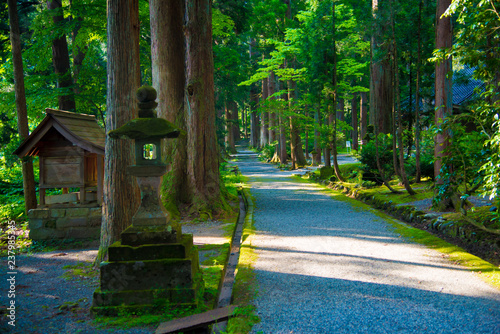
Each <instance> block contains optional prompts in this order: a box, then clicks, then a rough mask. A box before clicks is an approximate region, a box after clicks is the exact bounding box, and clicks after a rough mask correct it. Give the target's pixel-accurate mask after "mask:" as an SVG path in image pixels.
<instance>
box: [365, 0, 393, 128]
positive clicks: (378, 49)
mask: <svg viewBox="0 0 500 334" xmlns="http://www.w3.org/2000/svg"><path fill="white" fill-rule="evenodd" d="M385 2H386V0H383V1H380V0H372V12H373V17H374V21H375V24H374V30H373V31H374V33H373V35H372V40H371V62H370V124H373V125H375V126H376V127H377V128H378V132H379V133H391V132H392V117H391V116H392V106H393V104H394V92H393V90H392V79H393V77H394V75H393V73H392V72H393V70H392V62H391V59H390V54H389V50H388V46H387V43H384V41H385V38H384V34H385V31H386V30H387V29H388V27H387V25H388V22H387V20H384V19H383V18H382V15H381V13H383V11H385V9H386V7H387V5H386V4H385ZM376 116H377V117H376ZM376 119H377V120H378V121H377V122H375V120H376Z"/></svg>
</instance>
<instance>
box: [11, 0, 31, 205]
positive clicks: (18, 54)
mask: <svg viewBox="0 0 500 334" xmlns="http://www.w3.org/2000/svg"><path fill="white" fill-rule="evenodd" d="M7 5H8V6H9V22H10V43H11V46H12V63H13V65H14V90H15V95H16V109H17V130H18V132H19V139H20V140H21V141H23V140H24V139H26V138H27V137H28V136H29V127H28V108H27V106H26V93H25V90H24V73H23V58H22V51H21V33H20V30H19V18H18V16H17V2H16V0H8V2H7ZM21 165H22V170H23V190H24V204H25V207H26V213H28V211H29V210H30V209H35V208H36V204H37V203H36V192H35V176H34V173H33V159H32V158H31V157H27V158H23V159H22V160H21Z"/></svg>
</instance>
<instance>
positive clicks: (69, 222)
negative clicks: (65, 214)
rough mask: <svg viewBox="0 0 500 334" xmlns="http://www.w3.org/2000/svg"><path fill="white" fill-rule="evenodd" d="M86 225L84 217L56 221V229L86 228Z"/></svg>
mask: <svg viewBox="0 0 500 334" xmlns="http://www.w3.org/2000/svg"><path fill="white" fill-rule="evenodd" d="M87 224H88V221H87V218H86V217H74V218H59V219H57V220H56V228H58V229H59V228H61V229H62V228H68V227H86V226H87Z"/></svg>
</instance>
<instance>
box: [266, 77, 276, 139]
mask: <svg viewBox="0 0 500 334" xmlns="http://www.w3.org/2000/svg"><path fill="white" fill-rule="evenodd" d="M275 79H276V78H275V75H274V72H269V76H268V77H267V98H268V100H275V99H276V97H275V96H273V95H274V93H276V80H275ZM273 108H274V106H273V107H271V108H270V109H269V143H272V142H274V141H275V140H276V129H275V126H276V114H275V113H274V109H273Z"/></svg>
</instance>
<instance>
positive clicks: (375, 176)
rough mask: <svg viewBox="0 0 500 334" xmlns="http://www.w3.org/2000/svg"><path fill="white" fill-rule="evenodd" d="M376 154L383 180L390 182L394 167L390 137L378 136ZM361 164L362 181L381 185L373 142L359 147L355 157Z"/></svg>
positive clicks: (386, 135) (385, 135)
mask: <svg viewBox="0 0 500 334" xmlns="http://www.w3.org/2000/svg"><path fill="white" fill-rule="evenodd" d="M378 144H379V148H378V153H379V159H380V165H381V167H382V172H383V173H384V175H383V176H384V178H385V179H388V180H390V179H391V178H392V177H393V176H394V167H393V159H392V136H391V135H390V134H383V133H380V134H379V135H378ZM357 158H358V159H359V161H360V162H361V164H362V165H361V170H362V171H363V181H371V182H376V183H377V184H382V183H383V180H382V177H381V175H380V173H379V170H378V168H377V158H376V148H375V140H370V141H369V142H368V143H366V144H365V145H363V146H362V147H361V150H360V151H359V154H358V156H357Z"/></svg>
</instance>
